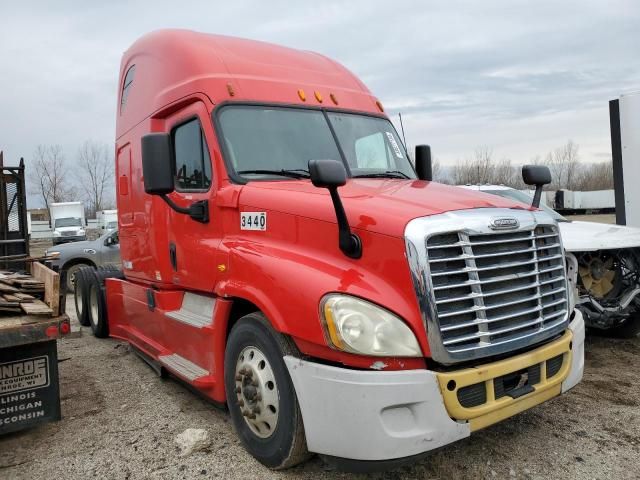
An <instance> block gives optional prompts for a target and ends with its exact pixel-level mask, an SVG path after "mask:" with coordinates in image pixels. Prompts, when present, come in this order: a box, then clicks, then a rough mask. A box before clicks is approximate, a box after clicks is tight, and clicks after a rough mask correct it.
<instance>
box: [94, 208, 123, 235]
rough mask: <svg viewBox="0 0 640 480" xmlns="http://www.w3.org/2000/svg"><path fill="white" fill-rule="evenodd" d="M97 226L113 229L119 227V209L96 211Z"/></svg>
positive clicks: (102, 228)
mask: <svg viewBox="0 0 640 480" xmlns="http://www.w3.org/2000/svg"><path fill="white" fill-rule="evenodd" d="M96 221H97V225H96V228H99V229H100V230H107V231H113V230H115V229H116V228H118V210H100V211H98V212H96Z"/></svg>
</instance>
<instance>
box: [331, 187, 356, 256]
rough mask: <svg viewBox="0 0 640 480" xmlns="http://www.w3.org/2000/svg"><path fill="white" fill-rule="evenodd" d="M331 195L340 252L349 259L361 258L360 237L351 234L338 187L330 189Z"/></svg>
mask: <svg viewBox="0 0 640 480" xmlns="http://www.w3.org/2000/svg"><path fill="white" fill-rule="evenodd" d="M329 193H330V194H331V201H332V202H333V208H334V209H335V211H336V220H337V221H338V244H339V246H340V250H342V253H344V254H345V255H346V256H347V257H350V258H360V257H361V256H362V242H361V241H360V237H358V235H356V234H355V233H351V228H350V227H349V221H348V220H347V214H346V213H345V211H344V206H343V205H342V200H341V199H340V195H338V187H329Z"/></svg>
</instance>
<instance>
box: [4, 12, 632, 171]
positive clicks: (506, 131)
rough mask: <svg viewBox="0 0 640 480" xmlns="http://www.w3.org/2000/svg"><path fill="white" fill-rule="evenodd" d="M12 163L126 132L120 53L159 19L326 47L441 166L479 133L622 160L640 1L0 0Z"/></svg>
mask: <svg viewBox="0 0 640 480" xmlns="http://www.w3.org/2000/svg"><path fill="white" fill-rule="evenodd" d="M0 19H1V20H2V23H1V27H0V60H1V62H2V63H1V67H0V149H1V150H4V151H5V163H17V160H18V158H19V157H21V156H24V157H25V161H26V163H27V166H28V165H29V161H30V159H31V158H32V156H33V152H34V150H35V148H36V146H37V145H38V144H45V145H47V144H60V145H61V146H62V147H63V149H64V152H65V156H66V159H67V161H68V162H69V163H71V162H73V160H74V159H75V157H76V155H77V151H78V148H79V146H80V144H81V143H82V142H84V141H85V140H93V141H98V142H105V143H107V144H109V145H110V146H111V145H113V143H114V139H115V133H114V130H115V114H116V91H117V84H118V78H117V77H118V69H119V64H120V58H121V55H122V53H123V52H124V51H125V50H126V49H127V48H128V46H129V45H131V43H133V42H134V41H135V40H136V39H137V38H138V37H140V36H141V35H143V34H144V33H147V32H149V31H151V30H155V29H160V28H188V29H193V30H198V31H203V32H211V33H220V34H226V35H233V36H238V37H246V38H252V39H256V40H263V41H268V42H273V43H278V44H282V45H286V46H289V47H293V48H299V49H304V50H313V51H317V52H320V53H322V54H325V55H327V56H329V57H332V58H334V59H336V60H337V61H339V62H341V63H342V64H343V65H345V66H346V67H347V68H349V69H350V70H351V71H353V72H354V73H355V74H356V75H357V76H358V77H360V78H361V79H362V80H363V81H364V83H365V84H367V86H368V87H369V88H370V90H371V91H372V92H373V93H374V94H375V95H376V96H377V97H378V98H380V99H381V101H382V103H383V104H384V105H385V108H386V110H387V113H388V114H389V116H390V117H391V118H392V120H393V121H394V123H396V125H397V114H398V112H402V117H403V121H404V129H405V132H406V140H407V143H408V144H409V145H415V144H419V143H427V144H430V145H431V147H432V151H433V153H434V155H435V157H436V158H438V159H439V161H440V162H441V164H444V165H453V164H454V163H455V162H456V161H457V160H461V159H465V158H468V157H470V156H471V155H472V153H473V151H474V149H475V148H476V147H478V146H489V147H491V148H493V151H494V155H495V156H496V157H497V158H509V159H511V161H512V162H513V163H515V164H521V163H526V162H527V161H529V160H531V159H532V158H533V157H534V156H536V155H545V154H546V153H547V152H548V151H550V150H551V149H553V148H556V147H558V146H560V145H562V144H564V143H565V142H566V141H567V140H568V139H572V140H573V141H574V142H576V143H577V144H578V145H579V147H580V158H581V160H582V161H584V162H596V161H606V160H609V159H610V155H611V153H610V151H611V146H610V137H609V114H608V101H609V100H611V99H614V98H617V97H618V96H619V95H620V94H622V93H628V92H631V91H635V90H640V68H639V67H640V65H639V63H638V46H640V2H638V1H637V0H628V1H625V0H607V1H589V0H581V1H558V0H556V1H546V0H538V1H535V2H531V1H527V2H524V1H516V0H511V1H494V0H484V1H482V2H479V1H469V2H459V1H446V2H444V1H439V2H436V1H403V0H395V1H393V2H389V1H385V2H382V1H374V0H369V1H359V0H353V1H346V0H343V1H339V2H338V1H330V0H323V1H321V2H303V1H300V0H298V1H280V0H270V1H261V0H259V1H241V0H235V1H234V2H220V1H215V0H209V1H206V2H205V1H202V2H194V1H190V0H180V1H171V2H168V1H164V0H155V1H148V2H142V1H119V0H111V1H100V2H99V1H93V2H90V1H75V2H71V1H66V0H56V1H55V2H51V1H46V2H45V1H28V0H24V1H22V2H2V4H1V5H0Z"/></svg>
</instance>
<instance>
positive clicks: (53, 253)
mask: <svg viewBox="0 0 640 480" xmlns="http://www.w3.org/2000/svg"><path fill="white" fill-rule="evenodd" d="M44 256H45V257H54V258H57V257H59V256H60V252H56V251H51V252H50V251H49V250H45V252H44Z"/></svg>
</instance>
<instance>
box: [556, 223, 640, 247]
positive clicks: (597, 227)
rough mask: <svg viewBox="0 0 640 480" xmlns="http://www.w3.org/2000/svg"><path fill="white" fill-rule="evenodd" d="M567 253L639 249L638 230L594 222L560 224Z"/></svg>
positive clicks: (639, 234)
mask: <svg viewBox="0 0 640 480" xmlns="http://www.w3.org/2000/svg"><path fill="white" fill-rule="evenodd" d="M559 225H560V234H561V235H562V243H563V245H564V248H565V250H566V251H568V252H590V251H595V250H608V249H618V248H633V247H640V229H639V228H633V227H622V226H620V225H609V224H606V223H596V222H560V224H559Z"/></svg>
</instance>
